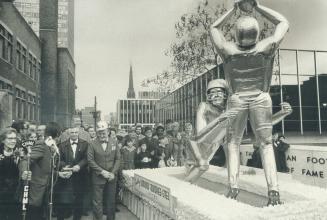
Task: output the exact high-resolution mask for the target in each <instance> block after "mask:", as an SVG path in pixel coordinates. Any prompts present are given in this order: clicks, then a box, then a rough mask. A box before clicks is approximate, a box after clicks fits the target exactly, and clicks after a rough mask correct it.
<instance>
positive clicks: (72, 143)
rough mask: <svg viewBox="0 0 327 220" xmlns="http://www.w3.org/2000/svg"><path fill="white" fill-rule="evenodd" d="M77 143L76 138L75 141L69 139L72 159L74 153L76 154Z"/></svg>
mask: <svg viewBox="0 0 327 220" xmlns="http://www.w3.org/2000/svg"><path fill="white" fill-rule="evenodd" d="M77 143H78V139H77V140H76V141H73V140H70V146H71V148H72V150H73V157H74V159H75V155H76V148H77Z"/></svg>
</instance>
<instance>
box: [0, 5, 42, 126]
mask: <svg viewBox="0 0 327 220" xmlns="http://www.w3.org/2000/svg"><path fill="white" fill-rule="evenodd" d="M0 11H1V13H0V90H1V91H2V93H6V94H7V102H6V103H2V104H3V105H1V106H0V108H1V110H0V111H1V112H2V111H5V112H6V114H3V115H1V118H2V119H1V120H2V121H3V120H4V121H6V122H3V123H2V124H1V125H0V126H1V127H5V126H8V124H7V123H9V122H10V123H11V122H12V120H19V119H22V120H29V121H32V122H36V123H37V122H39V121H40V95H41V94H40V78H41V71H40V70H41V42H40V39H39V38H38V36H37V35H36V34H35V32H34V31H33V30H32V28H31V27H30V25H29V24H28V23H27V22H26V21H25V19H24V18H23V17H22V16H21V14H20V13H19V11H18V10H17V9H16V8H15V7H14V5H13V4H12V3H11V2H1V3H0ZM4 118H7V119H6V120H5V119H4Z"/></svg>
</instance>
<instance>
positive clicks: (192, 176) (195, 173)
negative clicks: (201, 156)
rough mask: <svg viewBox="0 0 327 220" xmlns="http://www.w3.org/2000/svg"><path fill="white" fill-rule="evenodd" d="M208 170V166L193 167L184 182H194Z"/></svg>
mask: <svg viewBox="0 0 327 220" xmlns="http://www.w3.org/2000/svg"><path fill="white" fill-rule="evenodd" d="M208 169H209V164H208V165H201V166H197V167H194V169H192V170H191V172H190V173H189V174H188V175H187V176H186V178H185V181H187V182H190V183H194V182H196V181H197V180H198V179H199V178H200V177H201V176H202V174H203V173H205V172H206V171H207V170H208Z"/></svg>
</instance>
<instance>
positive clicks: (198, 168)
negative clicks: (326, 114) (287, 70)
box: [185, 79, 292, 183]
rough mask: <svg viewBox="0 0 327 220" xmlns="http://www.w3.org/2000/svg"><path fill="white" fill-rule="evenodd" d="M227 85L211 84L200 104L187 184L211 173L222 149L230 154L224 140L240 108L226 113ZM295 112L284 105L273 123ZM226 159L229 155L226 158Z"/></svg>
mask: <svg viewBox="0 0 327 220" xmlns="http://www.w3.org/2000/svg"><path fill="white" fill-rule="evenodd" d="M227 96H228V86H227V84H226V81H225V80H223V79H215V80H212V81H210V82H209V84H208V87H207V100H206V102H201V103H200V104H199V107H198V110H197V114H196V131H197V135H196V136H195V137H194V138H193V139H192V140H190V141H189V143H188V151H187V152H188V153H187V161H186V166H187V169H188V172H187V174H186V178H185V180H186V181H189V182H191V183H194V182H195V181H197V180H198V179H199V178H200V176H201V175H202V174H203V173H204V172H205V171H207V170H208V168H209V162H210V160H211V159H212V157H213V155H214V154H215V152H216V151H217V150H218V148H219V147H220V146H224V150H225V153H226V152H227V149H226V146H227V145H226V143H224V137H225V135H226V128H227V127H228V125H229V123H231V122H232V120H233V119H234V118H235V116H236V115H237V113H238V109H234V110H228V111H226V100H227ZM291 113H292V107H291V106H290V104H289V103H287V102H283V103H281V110H280V111H279V112H277V113H275V114H274V115H273V116H272V124H273V125H275V124H277V123H279V122H280V121H282V120H283V119H284V118H285V117H286V116H287V115H289V114H291ZM226 158H227V155H226Z"/></svg>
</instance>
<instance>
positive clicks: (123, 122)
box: [115, 65, 159, 128]
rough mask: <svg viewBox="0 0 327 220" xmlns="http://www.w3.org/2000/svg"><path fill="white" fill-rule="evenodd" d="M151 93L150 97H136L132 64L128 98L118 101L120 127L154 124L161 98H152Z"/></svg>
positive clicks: (117, 118)
mask: <svg viewBox="0 0 327 220" xmlns="http://www.w3.org/2000/svg"><path fill="white" fill-rule="evenodd" d="M141 94H143V93H141ZM150 95H151V93H149V97H148V98H140V97H139V98H135V91H134V85H133V68H132V65H131V66H130V71H129V84H128V90H127V99H119V100H118V101H117V113H116V114H117V116H116V119H115V121H116V125H117V124H118V125H119V127H120V128H128V127H130V126H133V125H135V124H136V123H140V124H142V125H143V126H154V124H155V106H156V102H157V101H158V100H159V99H155V98H150ZM141 97H143V96H141Z"/></svg>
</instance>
